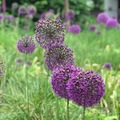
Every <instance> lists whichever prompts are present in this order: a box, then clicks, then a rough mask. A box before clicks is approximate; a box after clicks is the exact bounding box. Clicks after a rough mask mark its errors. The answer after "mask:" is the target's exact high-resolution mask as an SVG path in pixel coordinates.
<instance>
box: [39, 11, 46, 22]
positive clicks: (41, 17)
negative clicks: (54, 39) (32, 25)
mask: <svg viewBox="0 0 120 120" xmlns="http://www.w3.org/2000/svg"><path fill="white" fill-rule="evenodd" d="M45 15H46V13H45V12H44V13H42V14H41V15H40V19H41V20H44V19H45Z"/></svg>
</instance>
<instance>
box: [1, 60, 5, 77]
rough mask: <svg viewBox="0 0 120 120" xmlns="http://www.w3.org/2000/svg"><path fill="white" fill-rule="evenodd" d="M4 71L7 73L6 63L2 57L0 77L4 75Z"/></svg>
mask: <svg viewBox="0 0 120 120" xmlns="http://www.w3.org/2000/svg"><path fill="white" fill-rule="evenodd" d="M4 73H5V64H4V62H3V60H1V59H0V77H3V75H4Z"/></svg>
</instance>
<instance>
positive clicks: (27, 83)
mask: <svg viewBox="0 0 120 120" xmlns="http://www.w3.org/2000/svg"><path fill="white" fill-rule="evenodd" d="M25 63H27V54H26V56H25ZM25 80H26V100H27V108H28V117H29V93H28V89H29V82H28V74H27V64H26V66H25Z"/></svg>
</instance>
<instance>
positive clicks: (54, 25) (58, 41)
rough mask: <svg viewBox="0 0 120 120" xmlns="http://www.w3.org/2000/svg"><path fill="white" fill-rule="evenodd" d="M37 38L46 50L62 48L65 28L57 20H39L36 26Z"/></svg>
mask: <svg viewBox="0 0 120 120" xmlns="http://www.w3.org/2000/svg"><path fill="white" fill-rule="evenodd" d="M35 38H36V41H37V42H38V44H39V45H40V46H41V47H43V48H44V49H50V48H53V47H55V46H61V45H62V44H63V42H64V27H63V25H62V24H61V23H60V22H59V21H57V20H39V21H38V23H37V25H36V31H35Z"/></svg>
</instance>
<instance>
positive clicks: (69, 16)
mask: <svg viewBox="0 0 120 120" xmlns="http://www.w3.org/2000/svg"><path fill="white" fill-rule="evenodd" d="M74 17H75V12H74V10H69V11H68V12H67V13H66V14H65V15H64V19H65V20H72V19H73V18H74Z"/></svg>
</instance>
